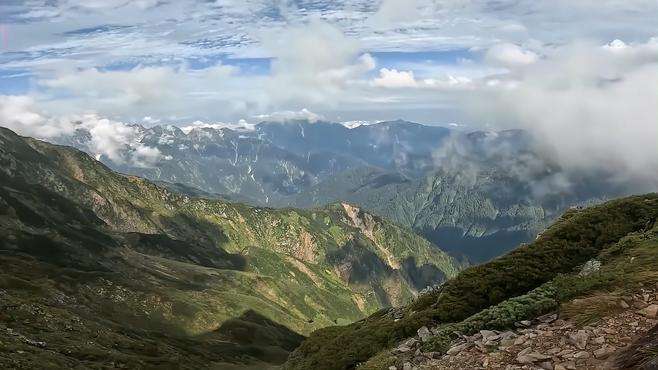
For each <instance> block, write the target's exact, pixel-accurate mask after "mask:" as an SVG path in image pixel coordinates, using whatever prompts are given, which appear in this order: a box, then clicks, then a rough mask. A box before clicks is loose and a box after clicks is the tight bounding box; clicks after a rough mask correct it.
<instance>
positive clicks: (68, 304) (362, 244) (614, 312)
mask: <svg viewBox="0 0 658 370" xmlns="http://www.w3.org/2000/svg"><path fill="white" fill-rule="evenodd" d="M517 135H523V133H522V132H506V133H503V134H497V135H495V136H494V137H495V138H496V139H497V138H501V136H502V138H501V140H503V142H506V141H507V140H509V138H508V137H507V136H511V137H518V136H517ZM490 137H491V135H490V134H482V133H477V134H473V133H472V134H467V135H465V136H464V137H463V139H464V140H467V142H471V141H472V142H473V143H475V144H477V143H478V141H479V140H481V139H482V138H489V139H486V140H487V141H488V140H493V139H490ZM493 141H495V140H493ZM522 142H526V140H525V139H523V140H522ZM490 144H491V143H490V142H488V144H487V145H490ZM515 150H518V148H515ZM516 154H517V156H516V157H523V155H521V154H523V153H522V152H516ZM172 158H173V156H172ZM496 158H497V159H499V160H501V161H502V162H504V160H505V159H506V158H507V157H505V156H503V157H496ZM480 160H490V157H486V156H476V157H475V158H473V159H472V161H473V162H477V161H480ZM500 168H501V169H502V168H505V166H502V164H501V167H500ZM506 168H509V167H506ZM436 176H437V184H436V186H437V187H440V186H441V182H442V181H443V180H442V179H445V178H446V176H447V174H446V173H441V172H439V173H437V174H436ZM480 176H482V177H481V179H480ZM488 176H489V177H484V176H483V175H481V174H478V177H476V178H475V180H477V181H475V180H473V178H471V182H470V183H468V184H470V185H469V186H470V187H468V186H466V185H464V188H465V189H466V190H463V191H464V193H465V194H477V193H474V192H473V189H483V190H482V194H490V195H489V197H490V198H488V199H498V200H504V199H505V196H508V197H511V196H512V195H513V194H512V193H513V192H512V190H509V192H508V193H504V194H498V193H495V192H494V193H486V192H485V191H484V190H487V191H491V189H497V188H496V187H495V186H500V189H505V187H512V189H515V188H514V186H517V185H518V183H515V182H513V181H510V180H509V179H507V181H508V182H505V181H501V180H500V179H499V178H497V177H496V172H495V171H494V172H489V175H488ZM336 178H340V177H336ZM485 179H487V180H488V181H489V182H486V181H485ZM458 180H459V181H456V180H452V182H450V184H453V183H460V184H464V183H465V182H466V179H465V178H464V176H459V179H458ZM378 181H381V182H385V183H386V185H387V186H390V185H391V184H400V183H403V184H404V183H405V182H404V181H402V182H401V181H399V179H396V178H391V177H386V178H385V179H382V180H378ZM473 181H475V184H480V185H479V186H480V187H481V188H478V187H476V186H474V184H473ZM496 181H501V182H500V183H496ZM492 184H494V185H492ZM501 184H504V185H501ZM583 184H586V182H583ZM486 185H489V186H491V187H487V186H486ZM373 188H376V186H373ZM400 189H402V188H400ZM445 191H446V190H442V191H441V192H445ZM450 191H451V192H453V194H458V193H459V192H454V191H453V189H452V188H451V190H450ZM357 193H358V192H357ZM403 195H404V192H403V191H402V190H400V191H399V192H398V194H396V195H395V196H403ZM230 197H231V195H217V194H215V193H209V192H205V191H203V190H200V189H197V188H195V187H192V186H189V185H184V184H172V183H169V182H159V183H155V182H151V181H149V180H147V179H144V178H141V177H136V176H133V175H124V174H120V173H117V172H114V171H112V170H111V169H110V168H108V167H106V166H105V165H103V164H102V163H100V162H98V161H97V160H95V159H94V158H92V157H91V156H89V155H88V154H86V153H84V152H82V151H79V150H77V149H75V148H72V147H68V146H59V145H54V144H50V143H46V142H43V141H39V140H35V139H32V138H26V137H21V136H18V135H16V134H15V133H13V132H12V131H10V130H8V129H3V128H0V266H2V268H1V269H0V333H3V336H2V337H1V338H0V365H1V366H2V367H3V368H136V369H140V368H186V369H188V368H189V369H206V368H208V369H234V370H236V369H269V368H272V369H274V368H284V369H295V370H296V369H327V370H331V369H336V370H342V369H354V368H359V369H365V370H368V369H392V368H395V369H408V368H412V369H413V368H414V367H415V368H418V369H433V368H472V367H477V366H481V365H482V364H485V365H484V366H488V365H486V364H489V365H491V366H492V367H500V368H504V367H509V366H512V367H514V366H517V367H519V366H521V367H522V366H539V367H541V368H548V367H549V366H550V367H551V368H553V369H562V368H563V369H571V368H583V369H599V368H611V369H626V368H638V369H650V368H652V367H651V366H653V364H655V363H656V361H658V358H657V357H656V356H655V353H656V348H657V347H658V345H657V343H658V341H657V340H656V333H658V331H657V329H656V328H655V323H656V320H658V298H657V297H658V273H657V272H656V266H658V253H656V251H657V250H658V249H657V248H658V223H657V219H658V195H657V194H646V195H638V196H632V197H628V198H621V199H617V200H612V201H608V202H604V203H603V204H600V205H595V206H590V207H586V208H581V207H571V208H569V209H568V210H567V211H566V212H565V213H563V214H562V215H561V216H559V217H557V218H556V219H555V221H554V222H553V223H552V225H551V226H550V227H548V228H546V229H545V230H543V231H542V232H541V233H540V234H539V235H538V236H537V237H536V239H535V240H533V241H531V242H529V243H527V244H522V245H520V246H519V247H518V248H516V249H514V250H513V251H511V252H507V253H504V254H503V255H502V256H499V257H497V258H495V259H493V260H491V261H489V262H486V263H483V264H479V265H476V266H470V267H467V266H465V265H463V264H460V263H459V262H458V261H457V260H456V259H455V258H453V257H451V256H449V255H448V254H447V253H446V252H444V251H443V250H442V249H440V248H439V246H437V245H435V244H433V243H431V242H430V241H428V240H426V239H424V238H423V237H421V236H419V235H417V234H414V233H413V231H412V230H411V229H410V228H408V227H405V226H399V225H396V224H395V223H392V222H390V221H387V220H386V219H384V218H381V217H380V216H378V215H376V214H372V213H370V212H368V211H365V210H364V209H362V208H361V207H359V206H357V205H355V204H352V203H348V202H336V203H330V204H328V205H325V206H322V207H313V208H306V209H295V208H286V207H281V208H270V207H259V206H253V205H247V204H244V203H240V202H235V201H234V200H227V199H226V198H230ZM456 199H457V198H454V199H452V200H450V201H449V202H448V203H450V204H456V203H457V202H456ZM475 199H476V202H477V197H475ZM558 200H559V198H558ZM483 204H484V203H483ZM556 204H559V203H556ZM480 207H482V204H480ZM473 209H475V208H473ZM463 214H468V213H463ZM652 327H654V328H653V329H651V328H652ZM493 364H495V365H493Z"/></svg>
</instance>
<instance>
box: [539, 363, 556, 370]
mask: <svg viewBox="0 0 658 370" xmlns="http://www.w3.org/2000/svg"><path fill="white" fill-rule="evenodd" d="M539 367H541V368H542V369H544V370H553V363H552V362H550V361H545V362H542V363H541V364H539Z"/></svg>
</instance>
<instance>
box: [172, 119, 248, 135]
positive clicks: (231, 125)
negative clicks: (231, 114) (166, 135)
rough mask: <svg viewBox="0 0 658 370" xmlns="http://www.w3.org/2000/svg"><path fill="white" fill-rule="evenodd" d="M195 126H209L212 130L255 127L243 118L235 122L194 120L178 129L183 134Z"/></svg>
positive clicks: (238, 129)
mask: <svg viewBox="0 0 658 370" xmlns="http://www.w3.org/2000/svg"><path fill="white" fill-rule="evenodd" d="M195 128H211V129H214V130H221V129H224V128H227V129H230V130H235V131H253V130H254V129H255V125H254V124H251V123H248V122H247V121H245V120H244V119H241V120H239V121H238V122H237V123H227V122H213V123H206V122H202V121H194V122H192V123H191V124H189V125H184V126H181V127H180V129H181V130H182V131H183V132H184V133H185V134H189V133H190V132H191V131H192V130H194V129H195Z"/></svg>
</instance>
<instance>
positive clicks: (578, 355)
mask: <svg viewBox="0 0 658 370" xmlns="http://www.w3.org/2000/svg"><path fill="white" fill-rule="evenodd" d="M589 356H590V355H589V352H587V351H580V352H577V353H576V354H574V355H573V358H576V359H580V358H589Z"/></svg>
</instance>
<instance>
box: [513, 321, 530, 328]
mask: <svg viewBox="0 0 658 370" xmlns="http://www.w3.org/2000/svg"><path fill="white" fill-rule="evenodd" d="M515 325H516V326H517V327H526V328H527V327H529V326H530V325H532V322H531V321H528V320H523V321H519V322H517V323H515Z"/></svg>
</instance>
